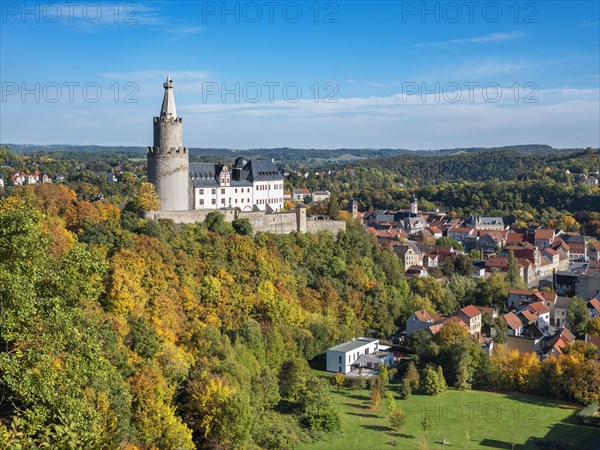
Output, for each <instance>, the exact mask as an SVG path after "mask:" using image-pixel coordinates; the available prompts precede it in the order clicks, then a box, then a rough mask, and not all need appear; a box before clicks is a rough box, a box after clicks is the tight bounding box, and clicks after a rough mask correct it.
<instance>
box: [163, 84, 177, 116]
mask: <svg viewBox="0 0 600 450" xmlns="http://www.w3.org/2000/svg"><path fill="white" fill-rule="evenodd" d="M163 87H164V88H165V96H164V98H163V104H162V109H161V110H160V116H161V117H165V116H166V117H173V118H175V117H177V111H176V110H175V96H174V95H173V80H171V75H168V76H167V81H166V82H165V83H163Z"/></svg>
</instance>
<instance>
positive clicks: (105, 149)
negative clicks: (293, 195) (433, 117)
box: [2, 144, 574, 165]
mask: <svg viewBox="0 0 600 450" xmlns="http://www.w3.org/2000/svg"><path fill="white" fill-rule="evenodd" d="M2 145H6V146H8V147H9V148H10V149H11V151H13V152H15V153H32V152H74V153H110V152H117V153H128V154H134V153H137V154H140V153H141V154H144V153H145V152H146V147H136V146H101V145H70V144H52V145H31V144H2ZM507 150H510V151H514V152H517V153H521V154H524V155H548V154H552V153H558V152H563V151H568V150H574V149H557V148H554V147H551V146H549V145H542V144H529V145H511V146H505V147H469V148H450V149H440V150H409V149H392V148H382V149H364V148H362V149H353V148H339V149H299V148H288V147H282V148H256V149H247V150H235V149H227V148H191V149H190V155H191V156H192V158H193V159H200V158H202V157H206V156H214V157H217V158H236V157H237V156H245V157H247V158H257V157H262V158H273V159H275V160H276V161H278V162H279V163H302V164H304V165H317V164H322V163H324V162H348V161H352V160H356V159H365V158H369V159H371V158H385V157H392V156H401V155H415V156H450V155H458V154H463V153H476V152H495V151H507Z"/></svg>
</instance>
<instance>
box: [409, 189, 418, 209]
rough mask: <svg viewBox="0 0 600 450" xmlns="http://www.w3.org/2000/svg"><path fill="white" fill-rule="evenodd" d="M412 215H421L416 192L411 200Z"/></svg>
mask: <svg viewBox="0 0 600 450" xmlns="http://www.w3.org/2000/svg"><path fill="white" fill-rule="evenodd" d="M410 213H411V214H419V202H418V201H417V196H416V195H415V193H414V192H413V195H412V198H411V199H410Z"/></svg>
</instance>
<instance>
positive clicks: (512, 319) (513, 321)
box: [502, 312, 523, 330]
mask: <svg viewBox="0 0 600 450" xmlns="http://www.w3.org/2000/svg"><path fill="white" fill-rule="evenodd" d="M502 318H503V319H504V321H505V322H506V324H507V325H508V327H509V328H510V329H511V330H516V329H518V328H519V327H521V326H522V325H523V322H521V319H519V318H518V317H517V316H516V315H515V314H514V313H512V312H509V313H506V314H504V315H503V316H502Z"/></svg>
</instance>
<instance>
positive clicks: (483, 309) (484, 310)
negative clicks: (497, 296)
mask: <svg viewBox="0 0 600 450" xmlns="http://www.w3.org/2000/svg"><path fill="white" fill-rule="evenodd" d="M477 309H478V310H479V311H480V312H481V314H482V315H485V314H489V315H490V316H493V315H494V314H495V312H496V311H495V310H494V308H488V307H486V306H477Z"/></svg>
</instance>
